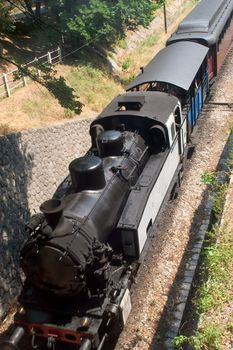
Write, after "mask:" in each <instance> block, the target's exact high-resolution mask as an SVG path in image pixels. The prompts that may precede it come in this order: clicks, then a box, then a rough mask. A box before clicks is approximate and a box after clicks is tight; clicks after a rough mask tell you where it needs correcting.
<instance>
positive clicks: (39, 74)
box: [34, 57, 41, 77]
mask: <svg viewBox="0 0 233 350" xmlns="http://www.w3.org/2000/svg"><path fill="white" fill-rule="evenodd" d="M34 60H35V61H36V62H38V61H39V60H38V58H37V57H35V59H34ZM37 74H38V76H39V77H40V76H41V70H40V69H39V68H37Z"/></svg>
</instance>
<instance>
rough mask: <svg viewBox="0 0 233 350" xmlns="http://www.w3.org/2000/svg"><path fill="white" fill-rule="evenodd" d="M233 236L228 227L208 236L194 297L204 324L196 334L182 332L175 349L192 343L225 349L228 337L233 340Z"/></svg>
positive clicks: (212, 349) (210, 349)
mask: <svg viewBox="0 0 233 350" xmlns="http://www.w3.org/2000/svg"><path fill="white" fill-rule="evenodd" d="M232 237H233V233H232V232H230V231H228V229H227V227H224V228H223V229H222V230H221V231H220V230H219V227H215V229H214V230H213V231H212V232H210V234H209V237H208V238H207V239H208V240H209V242H208V244H207V246H206V248H205V250H204V253H203V261H202V265H201V284H200V286H199V288H198V289H197V292H196V294H195V297H194V300H193V303H194V305H195V306H196V310H197V312H198V313H199V315H201V323H200V326H199V329H198V330H197V332H196V333H195V334H194V335H193V336H190V337H187V336H184V335H181V336H178V337H176V338H175V340H174V345H175V348H176V349H183V348H184V346H185V345H187V344H189V345H191V346H192V347H193V349H195V350H202V349H208V350H224V349H225V345H224V344H225V341H226V339H229V342H232V343H233V337H232V334H233V320H232V316H230V314H231V312H232V310H231V308H230V305H231V303H232V300H233V281H232V271H233V239H232ZM216 240H218V244H216ZM228 314H229V316H228ZM228 317H229V319H228ZM230 317H231V318H230ZM227 319H228V320H227Z"/></svg>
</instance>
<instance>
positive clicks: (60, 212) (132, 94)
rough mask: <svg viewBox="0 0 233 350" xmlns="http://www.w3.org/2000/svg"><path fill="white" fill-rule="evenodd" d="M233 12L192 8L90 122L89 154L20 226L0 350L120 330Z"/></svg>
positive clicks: (84, 339)
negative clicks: (22, 232) (11, 322)
mask: <svg viewBox="0 0 233 350" xmlns="http://www.w3.org/2000/svg"><path fill="white" fill-rule="evenodd" d="M232 13H233V1H232V0H221V1H219V0H203V1H202V2H201V3H199V4H198V5H197V7H196V8H195V9H194V10H193V11H192V12H191V14H190V15H189V16H188V17H187V18H186V19H185V20H184V21H183V22H182V23H181V24H180V27H179V28H180V29H179V28H178V30H177V32H176V33H175V34H173V36H172V37H171V38H170V40H169V42H168V46H167V47H166V48H165V49H163V50H162V51H160V52H159V54H158V55H157V56H155V58H154V59H153V60H152V61H151V62H150V63H149V64H148V66H147V67H145V68H144V69H142V72H141V74H139V75H138V76H137V77H136V79H135V80H134V81H133V82H132V83H131V84H130V85H129V87H128V88H127V91H126V92H125V93H124V94H122V95H121V96H118V97H116V98H115V99H114V100H113V101H112V102H111V103H110V104H109V105H108V106H107V107H106V108H105V109H104V111H103V112H102V113H101V114H100V115H99V117H98V118H97V119H96V120H95V121H94V122H93V123H92V124H91V126H90V136H91V140H92V146H91V148H90V149H89V151H88V152H87V153H86V154H85V155H84V156H83V157H80V158H77V159H75V160H73V161H72V162H71V163H70V165H69V173H70V174H69V176H68V178H67V179H65V181H64V183H63V184H62V185H61V186H60V187H59V188H58V190H57V191H56V193H55V195H54V196H53V198H52V199H49V200H47V201H46V202H44V203H42V204H41V206H40V211H41V213H39V214H36V215H34V216H32V218H31V220H30V222H29V223H28V224H27V225H26V232H27V234H28V240H27V242H26V244H25V245H24V247H23V249H22V252H21V267H22V269H23V271H24V274H25V276H26V279H25V284H24V287H23V290H22V293H21V295H20V297H19V301H20V304H21V305H22V308H21V309H20V311H19V312H17V314H16V315H15V324H16V326H17V327H16V329H15V331H14V333H13V335H12V336H11V338H10V339H9V340H6V341H5V342H4V343H3V344H2V347H1V348H2V350H9V349H11V350H15V349H17V345H18V343H19V341H20V339H21V338H22V336H23V334H24V333H25V331H26V332H27V333H29V334H31V336H32V347H33V348H34V347H35V344H36V339H37V338H43V339H45V340H46V342H47V347H48V348H49V349H50V348H53V349H54V348H55V345H56V343H58V342H64V343H66V344H68V343H69V344H70V345H73V346H74V347H75V348H76V349H77V347H78V348H79V349H80V350H90V349H98V350H101V349H102V348H103V345H104V343H105V341H106V339H107V338H109V336H110V335H112V336H114V335H117V334H118V332H119V331H120V330H121V329H122V328H123V326H124V324H125V323H126V320H127V317H128V315H129V313H130V309H131V301H130V287H131V285H132V283H133V280H134V277H135V275H136V272H137V268H138V266H139V264H140V261H141V258H142V256H143V254H144V252H145V250H146V245H147V243H148V239H149V238H148V237H149V236H150V228H151V227H152V225H153V223H154V222H155V221H156V218H157V217H158V213H159V211H160V209H161V207H162V205H163V203H164V202H165V201H166V200H167V198H169V197H173V196H175V194H176V189H177V187H178V186H179V185H180V182H181V179H182V172H183V166H184V160H185V159H186V156H187V152H188V148H189V143H190V140H191V138H192V135H193V131H194V130H195V125H196V122H197V119H198V115H199V113H200V111H201V108H202V105H203V103H204V101H205V99H206V96H207V94H208V91H209V85H210V82H211V80H212V79H213V77H214V76H215V75H216V74H217V72H218V70H219V67H220V65H221V63H222V61H223V60H222V55H221V59H220V55H219V54H218V51H217V48H218V47H219V45H220V41H221V44H222V47H224V50H225V52H224V55H225V54H226V52H227V49H228V48H229V46H230V44H231V42H232V38H233V20H232ZM203 26H204V28H203ZM182 28H183V29H182ZM184 28H185V29H184ZM210 34H211V35H210ZM226 34H227V35H226ZM179 35H180V36H179ZM224 35H225V38H227V39H224ZM188 37H190V38H191V40H190V41H188V40H187V39H188ZM205 37H206V38H205ZM210 37H211V40H209V38H210ZM229 37H231V40H230V41H229ZM224 40H225V42H224ZM226 40H227V42H226ZM172 41H174V42H172ZM174 67H175V69H174Z"/></svg>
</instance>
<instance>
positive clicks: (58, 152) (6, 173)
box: [0, 119, 92, 318]
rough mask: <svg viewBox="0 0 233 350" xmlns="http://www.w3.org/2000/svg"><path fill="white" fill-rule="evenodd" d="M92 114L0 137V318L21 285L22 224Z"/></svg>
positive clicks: (78, 145) (86, 140)
mask: <svg viewBox="0 0 233 350" xmlns="http://www.w3.org/2000/svg"><path fill="white" fill-rule="evenodd" d="M91 121H92V119H83V120H77V121H71V122H70V121H69V122H66V123H63V124H60V125H56V126H50V127H47V128H43V129H35V130H30V131H25V132H20V133H17V134H9V135H1V136H0V198H1V200H0V318H2V317H3V316H4V314H5V312H6V310H7V307H8V305H9V302H10V301H11V300H13V299H14V298H15V297H16V296H17V295H18V293H19V291H20V288H21V280H20V272H19V268H18V266H19V252H20V249H21V247H22V244H23V242H24V241H25V238H26V237H25V233H24V225H25V222H27V220H28V218H29V217H30V215H31V214H33V213H35V212H38V211H39V209H38V208H39V205H40V204H41V203H42V202H43V201H45V200H47V199H49V198H51V197H52V195H53V193H54V192H55V190H56V188H57V186H58V185H59V184H60V183H61V182H62V180H63V179H64V178H65V177H66V175H67V174H68V165H69V163H70V162H71V160H72V159H74V158H76V157H78V156H80V155H83V154H84V153H85V152H86V151H87V149H88V147H89V145H90V137H89V133H88V129H89V125H90V123H91Z"/></svg>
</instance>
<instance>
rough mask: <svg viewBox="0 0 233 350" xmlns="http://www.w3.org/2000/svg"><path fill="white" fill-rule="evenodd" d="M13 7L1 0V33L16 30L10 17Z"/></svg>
mask: <svg viewBox="0 0 233 350" xmlns="http://www.w3.org/2000/svg"><path fill="white" fill-rule="evenodd" d="M11 10H12V6H11V5H9V4H8V3H7V2H5V1H3V0H0V33H4V32H9V31H12V30H13V29H14V24H13V22H12V20H11V17H10V11H11Z"/></svg>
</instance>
